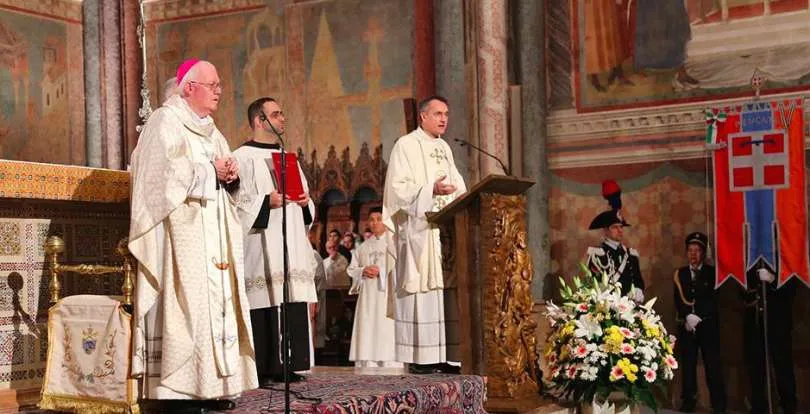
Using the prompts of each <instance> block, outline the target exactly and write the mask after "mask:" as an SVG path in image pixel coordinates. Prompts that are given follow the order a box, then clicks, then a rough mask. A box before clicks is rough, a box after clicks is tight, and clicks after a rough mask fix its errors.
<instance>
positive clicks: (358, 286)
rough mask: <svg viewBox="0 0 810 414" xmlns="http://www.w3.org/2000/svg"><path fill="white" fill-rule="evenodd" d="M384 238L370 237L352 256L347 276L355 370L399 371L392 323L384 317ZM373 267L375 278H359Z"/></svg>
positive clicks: (385, 292)
mask: <svg viewBox="0 0 810 414" xmlns="http://www.w3.org/2000/svg"><path fill="white" fill-rule="evenodd" d="M386 249H387V243H386V239H385V235H383V236H381V237H377V236H373V237H371V238H370V239H368V240H366V241H365V242H363V244H362V245H360V247H358V248H357V251H356V252H355V253H354V254H352V263H351V265H349V269H348V272H349V276H351V278H352V288H351V289H350V290H349V293H350V294H357V295H358V298H357V307H356V308H355V311H354V327H353V329H352V344H351V348H350V349H349V360H350V361H354V362H355V366H357V367H364V368H367V367H391V368H394V367H401V366H402V363H401V362H397V358H396V352H395V340H394V320H393V319H391V318H389V317H388V314H387V308H388V278H387V272H386V270H385V254H386V253H385V252H386ZM371 265H376V266H378V267H379V269H380V274H379V277H377V278H373V279H370V278H366V277H363V269H364V268H365V267H367V266H371Z"/></svg>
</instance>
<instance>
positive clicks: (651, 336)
mask: <svg viewBox="0 0 810 414" xmlns="http://www.w3.org/2000/svg"><path fill="white" fill-rule="evenodd" d="M560 281H561V282H562V288H561V293H562V298H563V304H562V306H557V305H555V304H553V303H551V302H549V304H548V305H547V310H546V313H545V315H546V317H547V318H548V320H549V322H550V324H551V329H552V332H551V334H550V335H549V337H548V339H547V341H546V347H545V351H544V356H545V358H546V362H547V363H548V366H549V370H550V377H551V378H550V381H549V384H547V387H548V389H549V390H550V392H551V393H552V394H554V395H555V396H557V397H560V398H564V399H572V400H574V401H576V402H579V403H587V404H590V403H592V402H594V401H606V400H607V399H608V396H609V395H611V394H613V393H616V392H621V393H623V394H624V395H625V398H626V399H627V400H628V401H630V402H632V403H641V404H643V405H646V406H648V407H650V408H652V409H654V410H657V408H658V404H657V402H656V399H655V396H654V394H653V390H654V387H660V388H661V389H663V388H664V384H665V381H667V380H671V379H672V377H673V370H675V369H677V368H678V362H677V361H676V360H675V357H674V356H673V346H674V344H675V337H674V336H671V335H669V334H667V331H666V329H665V328H664V326H663V324H662V323H661V320H660V318H659V317H658V315H657V314H656V313H655V311H654V310H653V308H652V307H653V304H655V301H656V299H655V298H653V299H651V300H650V301H648V302H647V303H645V304H643V305H639V304H636V303H635V302H633V301H632V300H631V299H629V298H628V296H630V297H633V292H632V291H631V292H630V294H629V295H628V296H623V295H622V294H621V285H620V284H619V283H609V281H608V278H607V276H604V277H603V278H602V280H599V279H598V278H595V277H586V278H584V279H583V280H580V279H579V278H574V280H573V287H574V288H573V289H572V288H571V286H569V285H566V284H565V281H563V280H562V279H560Z"/></svg>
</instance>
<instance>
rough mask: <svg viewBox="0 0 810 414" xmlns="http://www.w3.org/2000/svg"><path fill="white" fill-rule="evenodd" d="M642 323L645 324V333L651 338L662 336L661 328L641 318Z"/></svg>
mask: <svg viewBox="0 0 810 414" xmlns="http://www.w3.org/2000/svg"><path fill="white" fill-rule="evenodd" d="M641 325H642V326H644V333H646V334H647V336H649V337H651V338H659V339H660V338H661V330H660V329H658V327H657V326H655V325H653V324H651V323H649V322H647V321H645V320H643V319H642V320H641Z"/></svg>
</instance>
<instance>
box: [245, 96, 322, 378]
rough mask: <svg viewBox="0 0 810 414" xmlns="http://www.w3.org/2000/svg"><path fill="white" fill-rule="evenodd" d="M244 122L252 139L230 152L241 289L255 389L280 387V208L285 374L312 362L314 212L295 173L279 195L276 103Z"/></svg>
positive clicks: (280, 120) (259, 107)
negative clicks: (234, 166)
mask: <svg viewBox="0 0 810 414" xmlns="http://www.w3.org/2000/svg"><path fill="white" fill-rule="evenodd" d="M248 121H249V122H250V128H251V130H252V131H253V135H252V137H251V140H250V141H248V142H246V143H244V144H243V145H242V146H241V147H239V148H238V149H237V150H236V151H234V156H235V157H236V158H237V160H238V161H239V166H240V168H241V170H240V171H241V174H240V178H241V182H240V184H239V193H238V196H237V207H238V212H239V219H240V220H241V223H242V230H243V233H244V237H245V242H244V245H245V286H246V290H247V297H248V300H249V301H250V309H251V311H250V319H251V321H252V323H253V339H254V342H255V348H256V369H257V371H258V373H259V382H260V383H261V384H262V385H268V384H269V383H271V382H279V381H281V380H283V375H282V374H283V365H282V359H281V355H282V352H281V346H282V342H281V313H280V312H279V306H280V305H281V304H282V303H283V301H284V296H283V295H284V293H283V283H284V262H283V258H284V257H283V248H282V247H283V246H282V231H281V230H282V226H281V219H282V217H281V215H282V208H284V209H286V210H287V249H288V257H289V275H290V278H289V280H290V283H289V285H290V301H289V305H288V306H285V309H286V310H288V311H289V314H288V322H289V324H290V329H289V332H290V349H291V357H290V361H291V362H290V371H303V370H308V369H310V368H311V367H312V364H313V363H314V361H315V357H314V354H315V351H314V349H313V344H312V327H311V326H310V323H309V321H310V317H309V314H308V312H309V310H308V308H309V306H308V303H318V295H317V291H316V288H315V269H316V266H317V263H316V262H315V258H314V257H313V254H312V246H311V245H310V243H309V237H308V233H309V226H310V225H311V224H312V219H313V218H314V217H315V206H314V204H313V203H312V200H310V198H309V187H308V186H307V181H306V178H305V177H304V174H303V172H302V171H301V170H300V165H297V166H294V167H292V168H297V169H298V174H294V172H293V174H291V173H290V168H288V169H287V171H288V173H287V182H288V187H289V188H288V197H287V200H282V197H281V194H280V193H279V192H280V188H279V186H278V184H277V182H278V180H279V178H278V175H277V172H276V171H275V169H276V168H277V167H276V164H275V163H274V157H279V154H280V149H281V145H280V144H281V143H280V142H278V141H279V139H278V136H277V135H276V133H278V135H281V134H283V133H284V125H285V118H284V113H283V112H282V111H281V107H280V106H279V104H278V102H276V101H275V100H273V99H272V98H260V99H257V100H256V101H254V102H253V103H251V104H250V106H249V107H248ZM271 168H272V169H273V170H271ZM296 175H298V176H300V186H298V185H297V184H294V183H293V181H294V180H296V179H297V177H295V176H296ZM296 192H300V194H295V193H296ZM282 206H283V207H282ZM290 377H291V379H292V380H293V381H296V380H301V379H302V377H300V376H299V375H295V374H294V375H290Z"/></svg>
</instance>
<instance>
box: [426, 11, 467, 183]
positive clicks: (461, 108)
mask: <svg viewBox="0 0 810 414" xmlns="http://www.w3.org/2000/svg"><path fill="white" fill-rule="evenodd" d="M433 19H434V31H433V39H434V43H433V44H434V52H435V55H434V60H435V68H436V69H435V73H436V93H437V94H439V95H441V96H444V97H445V98H447V100H448V101H449V102H450V121H449V128H448V131H447V138H448V143H449V144H450V148H452V149H453V156H454V158H455V161H456V167H458V171H459V172H460V173H461V175H462V177H464V181H465V182H467V184H468V186H469V184H470V170H469V165H470V163H469V153H468V150H467V149H466V148H461V147H459V146H458V145H456V143H455V142H453V138H462V139H469V138H470V136H469V129H468V128H467V125H468V122H469V121H470V117H469V116H468V110H469V105H468V100H467V99H468V93H467V87H466V77H465V71H464V67H465V63H466V62H465V54H464V48H463V47H460V45H463V44H464V1H463V0H440V1H436V2H434V3H433Z"/></svg>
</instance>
